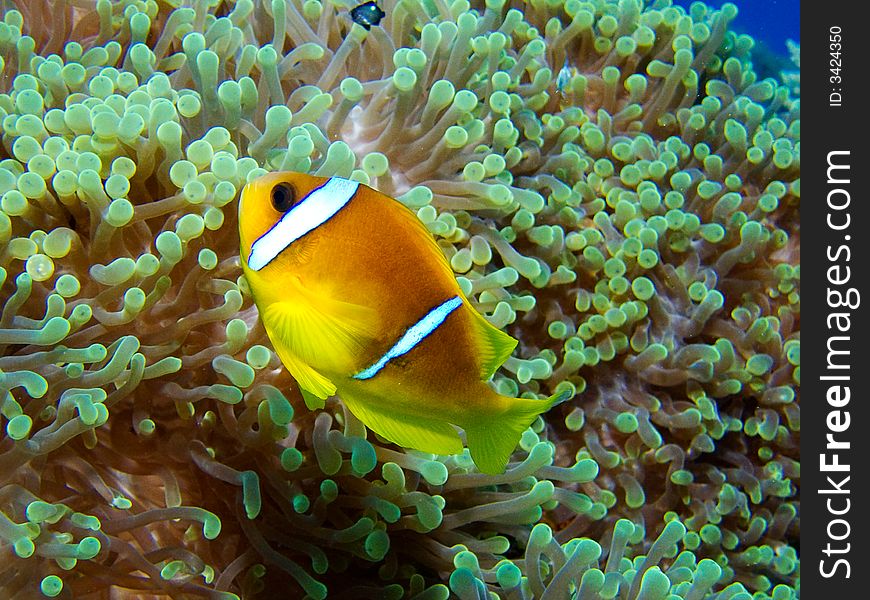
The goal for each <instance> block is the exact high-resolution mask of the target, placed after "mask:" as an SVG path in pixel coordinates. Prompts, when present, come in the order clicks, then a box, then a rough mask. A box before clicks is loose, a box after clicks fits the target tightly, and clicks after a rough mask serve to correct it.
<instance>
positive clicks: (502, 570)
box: [495, 561, 523, 590]
mask: <svg viewBox="0 0 870 600" xmlns="http://www.w3.org/2000/svg"><path fill="white" fill-rule="evenodd" d="M522 575H523V573H522V571H521V570H520V568H519V567H518V566H516V565H515V564H514V563H512V562H510V561H502V562H501V563H500V564H499V565H497V566H496V570H495V576H496V581H498V584H499V586H501V588H502V589H505V590H510V589H513V588H515V587H517V586H518V585H520V583H521V582H522Z"/></svg>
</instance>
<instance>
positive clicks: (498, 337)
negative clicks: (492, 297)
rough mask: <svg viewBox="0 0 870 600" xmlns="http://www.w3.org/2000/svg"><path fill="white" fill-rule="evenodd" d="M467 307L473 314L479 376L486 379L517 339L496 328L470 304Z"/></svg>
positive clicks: (505, 357)
mask: <svg viewBox="0 0 870 600" xmlns="http://www.w3.org/2000/svg"><path fill="white" fill-rule="evenodd" d="M467 308H468V310H469V311H470V312H471V314H472V315H473V318H472V320H471V322H472V323H473V324H474V329H475V334H476V335H475V336H474V341H475V342H476V345H477V351H478V354H479V356H480V361H481V363H480V378H481V379H483V380H484V381H486V380H488V379H489V378H490V377H492V375H493V373H495V371H496V369H498V368H499V367H500V366H501V365H502V363H504V361H506V360H507V359H508V357H509V356H510V355H511V352H513V351H514V348H516V346H517V340H516V339H514V338H512V337H511V336H509V335H508V334H506V333H505V332H504V331H502V330H501V329H498V328H496V327H495V326H494V325H492V324H491V323H490V322H489V321H487V320H486V319H485V318H484V316H483V315H482V314H480V313H479V312H477V311H476V310H474V309H473V308H472V307H471V306H470V305H467Z"/></svg>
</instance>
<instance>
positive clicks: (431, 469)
mask: <svg viewBox="0 0 870 600" xmlns="http://www.w3.org/2000/svg"><path fill="white" fill-rule="evenodd" d="M419 470H420V475H422V476H423V479H425V480H426V482H427V483H428V484H430V485H444V483H446V482H447V477H448V471H447V467H446V466H444V463H442V462H438V461H436V460H428V461H425V462H424V463H423V464H421V465H420V467H419Z"/></svg>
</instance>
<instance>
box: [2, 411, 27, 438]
mask: <svg viewBox="0 0 870 600" xmlns="http://www.w3.org/2000/svg"><path fill="white" fill-rule="evenodd" d="M31 427H33V420H32V419H31V418H30V417H29V416H27V415H18V416H16V417H12V418H11V419H9V422H8V423H7V424H6V434H7V435H8V436H9V437H10V438H11V439H13V440H16V441H18V440H23V439H26V438H27V437H28V436H29V435H30V429H31Z"/></svg>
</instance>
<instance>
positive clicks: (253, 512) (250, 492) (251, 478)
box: [242, 471, 262, 519]
mask: <svg viewBox="0 0 870 600" xmlns="http://www.w3.org/2000/svg"><path fill="white" fill-rule="evenodd" d="M242 498H243V503H244V505H245V515H246V516H247V517H248V518H249V519H256V518H257V515H259V514H260V508H261V506H262V501H261V498H260V478H259V476H258V475H257V474H256V473H255V472H254V471H244V472H243V473H242Z"/></svg>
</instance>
